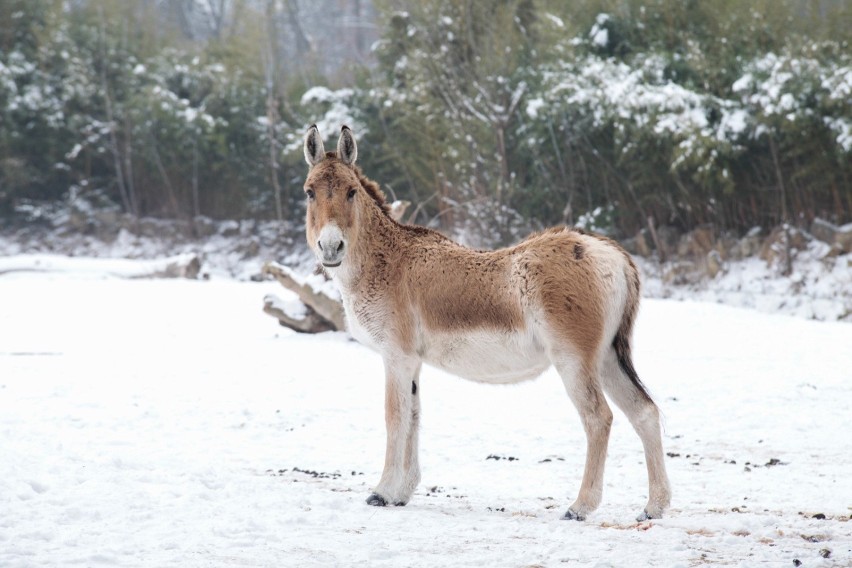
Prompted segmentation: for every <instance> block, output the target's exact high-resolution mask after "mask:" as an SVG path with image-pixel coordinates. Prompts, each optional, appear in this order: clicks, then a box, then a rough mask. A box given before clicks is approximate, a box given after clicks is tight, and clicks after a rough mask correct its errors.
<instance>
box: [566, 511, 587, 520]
mask: <svg viewBox="0 0 852 568" xmlns="http://www.w3.org/2000/svg"><path fill="white" fill-rule="evenodd" d="M562 520H563V521H585V520H586V517H584V516H583V515H581V514H579V513H576V512H574V511H572V510H571V509H568V510H567V511H566V512H565V515H563V517H562Z"/></svg>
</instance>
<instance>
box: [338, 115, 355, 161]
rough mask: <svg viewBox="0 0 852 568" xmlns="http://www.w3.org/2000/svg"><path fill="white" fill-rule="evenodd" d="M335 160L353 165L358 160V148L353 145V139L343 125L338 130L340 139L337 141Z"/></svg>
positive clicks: (346, 127)
mask: <svg viewBox="0 0 852 568" xmlns="http://www.w3.org/2000/svg"><path fill="white" fill-rule="evenodd" d="M337 158H338V159H339V160H340V161H341V162H343V163H344V164H350V165H351V164H354V163H355V160H357V159H358V146H356V145H355V137H354V136H352V131H351V130H349V127H348V126H346V125H345V124H344V125H343V128H341V129H340V138H339V139H338V140H337Z"/></svg>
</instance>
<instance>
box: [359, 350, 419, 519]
mask: <svg viewBox="0 0 852 568" xmlns="http://www.w3.org/2000/svg"><path fill="white" fill-rule="evenodd" d="M419 372H420V361H418V360H415V359H410V358H406V357H400V356H396V357H385V426H386V427H387V446H386V449H385V467H384V470H383V471H382V478H381V480H380V481H379V484H378V485H377V486H376V489H375V491H374V492H373V494H372V495H370V497H369V498H368V499H367V503H368V504H370V505H379V506H382V505H387V504H389V503H392V504H394V505H405V504H406V503H408V500H409V499H410V498H411V495H412V494H413V493H414V489H415V487H416V486H417V484H418V483H419V482H420V466H419V463H418V458H417V428H418V426H419V422H420V421H419V415H420V403H419V398H420V397H419V395H418V394H416V393H415V392H413V391H414V387H413V386H412V385H413V384H416V382H417V378H418V375H419Z"/></svg>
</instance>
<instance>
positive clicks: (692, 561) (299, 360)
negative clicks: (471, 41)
mask: <svg viewBox="0 0 852 568" xmlns="http://www.w3.org/2000/svg"><path fill="white" fill-rule="evenodd" d="M89 268H91V266H90V265H89ZM110 272H112V273H115V272H117V271H116V270H112V271H111V270H104V272H103V273H99V272H98V271H97V270H93V269H91V270H88V269H87V270H85V271H80V272H77V271H74V270H73V266H69V267H65V269H63V271H59V272H10V273H7V274H5V275H2V276H0V566H3V567H24V566H26V567H29V566H76V565H81V566H144V567H150V566H181V567H195V566H204V567H207V566H209V567H214V566H216V567H218V566H276V567H278V566H299V567H311V566H323V567H327V566H489V567H495V566H526V567H531V566H562V565H591V566H618V567H622V566H697V565H704V564H722V565H729V566H785V567H786V566H794V565H795V561H797V560H798V561H800V562H801V563H802V565H803V566H809V567H810V566H849V565H850V564H852V522H850V514H851V513H852V481H850V479H852V436H850V431H852V419H850V416H852V382H850V377H852V326H850V325H849V324H848V323H822V322H812V321H806V320H804V319H801V318H792V317H786V316H778V315H767V314H761V313H757V312H754V311H747V310H740V309H735V308H730V307H724V306H719V305H713V304H702V303H695V302H689V301H684V302H674V301H669V300H645V301H644V304H643V308H642V311H641V313H640V318H639V322H638V329H637V337H636V345H635V352H636V358H637V367H638V369H639V371H640V374H641V375H642V377H643V379H644V380H645V382H646V383H647V384H648V385H649V386H650V387H651V389H652V391H653V392H654V393H655V395H656V398H657V399H658V401H659V403H660V405H661V407H662V409H663V412H664V414H665V425H666V432H665V444H666V451H667V452H669V456H670V457H669V458H668V461H667V463H668V467H669V474H670V476H671V480H672V485H673V488H674V492H675V493H674V502H673V508H672V510H671V511H670V513H669V514H668V516H667V517H666V518H664V519H662V520H657V521H653V522H646V523H641V524H637V523H635V522H634V521H633V518H634V517H635V515H636V514H637V513H638V512H639V510H640V509H641V507H642V506H643V504H644V503H645V498H646V487H647V486H646V479H645V470H644V465H643V458H642V451H641V447H640V444H639V440H638V438H637V437H636V436H635V435H634V433H633V432H632V431H631V429H630V427H629V425H628V424H627V421H626V419H625V418H624V417H623V415H621V414H619V413H618V412H617V411H616V413H615V414H616V416H615V423H614V427H613V433H612V437H611V442H610V448H609V458H608V462H607V466H608V467H607V473H606V481H605V483H606V485H605V490H604V503H603V505H602V506H601V508H600V509H599V510H598V511H597V512H595V513H594V514H592V515H591V516H590V517H589V519H588V521H586V522H585V523H577V522H568V521H562V520H560V517H561V515H562V514H563V513H564V511H565V509H566V508H567V506H568V505H569V504H570V502H571V500H572V499H573V497H574V496H575V492H576V490H577V488H578V485H579V481H580V476H581V473H582V460H583V453H584V436H583V433H582V428H581V427H580V423H579V420H578V418H577V416H576V413H575V412H574V410H573V409H572V408H571V406H570V403H569V401H568V398H567V396H565V394H564V392H563V388H562V385H561V383H560V381H559V379H558V377H557V376H556V374H555V373H554V372H553V371H549V372H547V373H546V374H545V375H544V376H543V377H541V378H540V379H538V380H536V381H532V382H528V383H524V384H521V385H516V386H510V387H495V386H484V385H479V384H473V383H468V382H464V381H462V380H460V379H456V378H453V377H449V376H446V375H445V374H443V373H441V372H439V371H436V370H434V369H431V368H425V369H424V371H423V376H422V379H421V391H419V392H422V396H423V399H422V401H423V417H422V433H421V448H422V449H421V458H422V459H421V462H422V467H423V481H422V483H421V485H420V488H419V489H418V491H417V492H416V494H415V497H414V499H413V500H412V501H411V503H410V504H409V505H408V506H406V507H401V508H400V507H388V508H374V507H370V506H367V505H366V504H365V503H364V499H365V498H366V497H367V495H368V494H369V491H370V488H371V486H372V484H374V483H375V482H377V481H378V478H379V475H380V471H381V466H382V462H383V451H384V412H383V408H382V405H383V383H384V381H383V377H382V371H381V361H380V360H379V357H378V356H377V355H375V354H373V353H371V352H370V351H368V350H366V349H365V348H363V347H361V346H359V345H357V344H356V343H354V342H352V341H349V340H348V339H347V338H346V336H345V335H344V334H341V333H337V334H334V333H329V334H322V335H318V336H303V335H297V334H295V333H293V332H290V331H289V330H285V329H284V328H281V327H279V326H278V324H277V323H276V322H275V321H274V320H273V319H272V318H270V317H268V316H266V315H265V314H263V313H262V312H261V306H262V298H263V296H264V295H265V294H267V293H270V292H273V293H276V294H279V295H281V296H285V295H286V292H285V291H284V290H283V289H282V288H281V287H280V286H278V285H277V284H275V283H270V282H264V283H251V282H237V281H234V280H230V279H219V278H216V277H215V276H214V277H213V278H212V279H211V280H210V281H188V280H138V279H133V280H128V279H119V278H116V277H114V276H105V275H104V273H110ZM118 272H120V271H118ZM489 456H498V457H502V458H516V459H513V460H512V459H493V457H492V459H488V458H489Z"/></svg>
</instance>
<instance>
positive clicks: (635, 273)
mask: <svg viewBox="0 0 852 568" xmlns="http://www.w3.org/2000/svg"><path fill="white" fill-rule="evenodd" d="M624 256H625V257H626V258H627V268H626V270H625V276H626V277H627V302H626V303H625V306H624V313H623V314H622V316H621V325H619V326H618V331H617V332H616V333H615V338H614V339H613V340H612V346H613V348H614V349H615V355H616V357H617V358H618V366H619V367H621V370H622V371H624V374H625V375H627V377H628V378H629V379H630V382H631V383H633V386H635V387H636V389H637V390H638V391H639V392H640V393H642V396H644V397H645V398H646V399H648V400H649V401H651V402H653V399H652V398H651V395H650V394H649V393H648V389H647V388H645V385H644V384H642V381H641V380H639V374H638V373H637V372H636V369H634V368H633V358H632V357H631V355H630V342H631V338H632V337H633V322H634V321H635V320H636V313H637V312H638V310H639V297H640V296H639V286H640V284H639V270H638V269H637V268H636V265H635V264H634V263H633V260H632V259H631V258H630V256H629V255H628V254H627V253H624Z"/></svg>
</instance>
